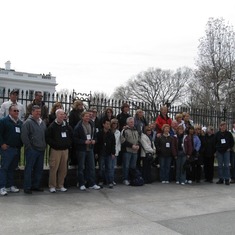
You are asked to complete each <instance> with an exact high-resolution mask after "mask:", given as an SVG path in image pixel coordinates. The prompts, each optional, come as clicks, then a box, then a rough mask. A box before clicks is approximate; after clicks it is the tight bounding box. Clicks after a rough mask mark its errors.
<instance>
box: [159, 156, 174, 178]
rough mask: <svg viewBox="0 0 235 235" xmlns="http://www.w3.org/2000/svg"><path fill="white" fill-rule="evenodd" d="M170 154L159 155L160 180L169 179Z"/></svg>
mask: <svg viewBox="0 0 235 235" xmlns="http://www.w3.org/2000/svg"><path fill="white" fill-rule="evenodd" d="M171 160H172V157H171V156H160V180H161V181H169V180H170V169H171Z"/></svg>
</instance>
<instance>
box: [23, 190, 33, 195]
mask: <svg viewBox="0 0 235 235" xmlns="http://www.w3.org/2000/svg"><path fill="white" fill-rule="evenodd" d="M24 193H26V194H32V190H31V189H24Z"/></svg>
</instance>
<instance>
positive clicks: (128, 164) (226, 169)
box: [0, 90, 235, 196]
mask: <svg viewBox="0 0 235 235" xmlns="http://www.w3.org/2000/svg"><path fill="white" fill-rule="evenodd" d="M17 98H18V90H12V91H11V92H10V100H9V101H6V102H4V103H3V104H2V105H1V109H0V146H1V149H0V155H1V167H0V195H3V196H4V195H7V194H8V192H19V189H18V188H17V187H16V185H15V183H14V171H15V169H16V168H17V166H18V162H19V159H20V155H21V150H22V146H24V151H25V169H24V186H23V187H24V188H23V190H24V193H26V194H32V192H33V191H43V188H41V186H40V183H41V178H42V174H43V167H44V152H45V150H46V148H47V146H49V148H50V150H49V151H50V156H49V167H50V170H49V179H48V187H49V191H50V192H51V193H55V192H57V191H61V192H66V191H67V188H65V185H64V181H65V177H66V175H67V170H68V165H69V164H70V165H77V187H78V188H79V189H80V190H82V191H83V190H86V189H87V188H90V189H95V190H99V189H100V188H101V187H103V186H104V185H107V187H108V188H113V187H114V186H115V185H116V182H115V166H116V165H120V166H122V172H123V184H125V185H130V184H131V178H130V170H136V171H140V172H141V174H142V177H143V179H144V183H152V182H153V177H152V174H151V172H152V170H151V168H152V167H160V172H159V177H160V181H161V183H166V184H167V183H169V182H170V181H175V182H176V184H181V185H184V184H186V183H187V184H191V183H192V182H193V181H195V182H197V183H199V182H200V181H201V178H202V167H204V174H205V181H206V182H210V183H212V182H213V177H214V159H215V156H216V157H217V161H218V177H219V180H218V182H217V184H223V183H225V185H229V184H230V183H233V182H234V180H235V171H234V168H235V166H234V162H235V146H234V140H235V124H234V125H233V128H232V130H231V131H228V130H227V124H226V123H225V122H221V123H220V126H219V131H217V132H216V133H214V128H213V127H212V126H208V127H207V128H206V130H205V129H204V128H202V127H201V126H200V125H195V124H194V123H193V121H192V120H190V115H189V114H188V113H182V114H181V113H179V114H177V115H176V116H175V118H174V120H172V119H171V118H170V117H168V108H167V107H166V106H162V107H161V109H160V114H159V115H158V116H157V118H156V121H155V122H153V123H150V124H149V123H148V122H147V121H146V119H145V117H144V112H143V110H141V109H138V110H136V112H135V115H134V116H131V115H130V113H129V108H130V107H129V105H128V104H127V103H124V104H123V105H122V107H121V112H120V113H119V114H118V115H115V114H114V112H113V109H112V108H110V107H108V108H106V109H105V110H104V112H103V113H102V115H100V116H99V117H98V115H97V113H98V112H97V110H96V109H95V108H93V109H91V110H85V109H84V106H83V102H82V101H81V100H76V101H75V102H74V103H73V107H72V110H71V111H70V112H69V114H68V116H67V114H66V113H65V111H64V110H63V106H62V104H61V103H60V102H56V103H55V104H54V105H53V107H52V109H51V112H50V114H49V112H48V107H47V106H46V105H45V103H44V102H43V101H42V98H43V95H42V93H41V92H40V91H37V92H35V98H34V100H33V101H32V103H30V104H29V105H27V107H26V112H25V111H24V106H23V105H22V104H20V103H19V102H18V101H17ZM230 164H231V169H232V171H231V174H230ZM96 166H98V167H99V171H98V176H97V175H96ZM172 166H174V168H172ZM172 169H174V170H173V171H172Z"/></svg>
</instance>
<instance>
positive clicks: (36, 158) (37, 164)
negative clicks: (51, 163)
mask: <svg viewBox="0 0 235 235" xmlns="http://www.w3.org/2000/svg"><path fill="white" fill-rule="evenodd" d="M25 157H26V165H25V170H24V189H31V188H39V187H40V182H41V178H42V173H43V162H44V151H38V150H35V149H27V150H26V151H25Z"/></svg>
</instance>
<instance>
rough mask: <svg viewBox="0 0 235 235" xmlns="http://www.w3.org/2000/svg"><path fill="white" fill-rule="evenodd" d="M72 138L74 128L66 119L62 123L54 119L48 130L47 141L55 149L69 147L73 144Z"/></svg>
mask: <svg viewBox="0 0 235 235" xmlns="http://www.w3.org/2000/svg"><path fill="white" fill-rule="evenodd" d="M72 140H73V132H72V128H71V127H70V126H69V125H68V123H66V122H65V121H64V122H63V124H61V125H59V124H58V123H57V122H56V121H53V122H52V123H51V125H50V126H49V127H48V128H47V130H46V142H47V144H49V145H50V147H51V148H53V149H56V150H65V149H69V148H70V147H71V145H72Z"/></svg>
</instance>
